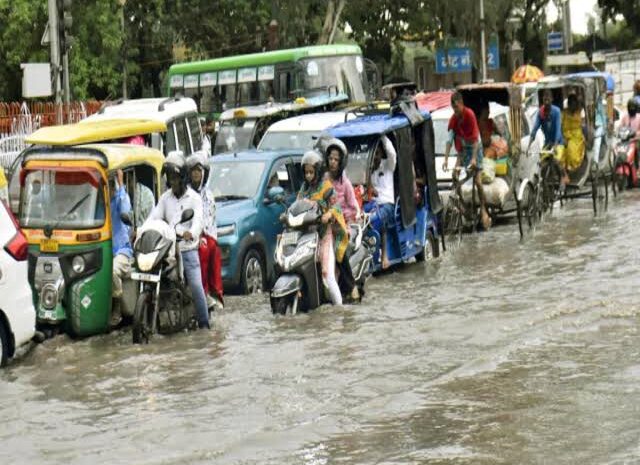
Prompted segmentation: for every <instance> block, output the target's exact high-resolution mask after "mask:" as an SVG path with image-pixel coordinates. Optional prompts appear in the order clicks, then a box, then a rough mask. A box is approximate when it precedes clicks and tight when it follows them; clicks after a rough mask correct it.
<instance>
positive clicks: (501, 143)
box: [478, 101, 509, 160]
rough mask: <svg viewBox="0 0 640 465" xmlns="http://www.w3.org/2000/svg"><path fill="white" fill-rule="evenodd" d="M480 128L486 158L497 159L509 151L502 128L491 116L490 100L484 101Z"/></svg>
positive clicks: (479, 116)
mask: <svg viewBox="0 0 640 465" xmlns="http://www.w3.org/2000/svg"><path fill="white" fill-rule="evenodd" d="M478 129H479V130H480V138H481V140H482V150H483V157H484V158H491V159H494V160H495V159H497V158H500V157H502V156H504V155H506V154H507V153H508V151H509V148H508V145H507V141H505V140H504V137H503V136H502V131H501V130H500V129H501V128H499V127H498V125H496V123H495V121H494V120H493V119H492V118H490V117H489V102H487V101H483V102H482V104H481V106H480V112H479V115H478Z"/></svg>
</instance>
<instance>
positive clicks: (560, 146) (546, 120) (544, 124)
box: [527, 90, 568, 184]
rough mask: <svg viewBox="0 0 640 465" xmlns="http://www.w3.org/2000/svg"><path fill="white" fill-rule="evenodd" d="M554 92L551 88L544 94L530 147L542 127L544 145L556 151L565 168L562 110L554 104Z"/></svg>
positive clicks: (530, 138) (565, 177)
mask: <svg viewBox="0 0 640 465" xmlns="http://www.w3.org/2000/svg"><path fill="white" fill-rule="evenodd" d="M552 102H553V94H552V93H551V91H550V90H545V91H544V93H543V94H542V106H541V107H540V110H539V111H538V114H537V115H536V120H535V122H534V123H533V129H532V130H531V135H530V136H529V147H528V148H527V152H528V151H529V148H531V144H532V143H533V141H534V140H536V134H537V133H538V130H539V129H540V128H542V133H543V134H544V145H545V147H547V148H549V149H550V150H551V151H552V152H554V156H555V158H556V160H558V161H559V162H560V164H561V165H562V166H563V169H564V163H563V162H562V160H563V159H564V139H563V138H562V111H561V110H560V108H558V107H557V106H556V105H553V103H552ZM563 181H564V182H563V184H566V183H567V181H568V176H567V173H566V171H565V172H564V173H563Z"/></svg>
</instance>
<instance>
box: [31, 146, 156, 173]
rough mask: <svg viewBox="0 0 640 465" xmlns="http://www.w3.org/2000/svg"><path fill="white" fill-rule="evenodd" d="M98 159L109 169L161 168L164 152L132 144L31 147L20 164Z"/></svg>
mask: <svg viewBox="0 0 640 465" xmlns="http://www.w3.org/2000/svg"><path fill="white" fill-rule="evenodd" d="M85 158H86V159H92V160H99V162H100V164H101V165H102V166H104V167H105V168H107V169H108V170H109V171H113V170H117V169H124V168H127V167H129V166H135V165H151V166H153V167H154V168H155V169H156V170H157V171H158V172H160V171H161V170H162V164H163V163H164V154H163V153H162V152H160V151H159V150H156V149H153V148H150V147H145V146H142V145H134V144H87V145H76V146H72V147H64V148H63V147H32V148H29V149H27V151H26V153H25V157H24V160H23V161H22V165H23V166H24V165H25V164H26V163H28V162H29V161H32V160H46V161H79V160H83V159H85Z"/></svg>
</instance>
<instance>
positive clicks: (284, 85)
mask: <svg viewBox="0 0 640 465" xmlns="http://www.w3.org/2000/svg"><path fill="white" fill-rule="evenodd" d="M278 84H279V85H278V100H279V101H281V102H283V101H287V100H290V99H291V95H290V94H291V91H292V90H293V89H291V73H290V72H283V73H280V74H279V75H278Z"/></svg>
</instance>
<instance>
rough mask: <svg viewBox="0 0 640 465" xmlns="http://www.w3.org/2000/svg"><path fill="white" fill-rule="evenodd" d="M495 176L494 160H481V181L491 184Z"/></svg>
mask: <svg viewBox="0 0 640 465" xmlns="http://www.w3.org/2000/svg"><path fill="white" fill-rule="evenodd" d="M495 178H496V162H495V161H494V160H492V159H491V158H485V159H484V160H483V161H482V183H483V184H491V183H492V182H493V180H494V179H495Z"/></svg>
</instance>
